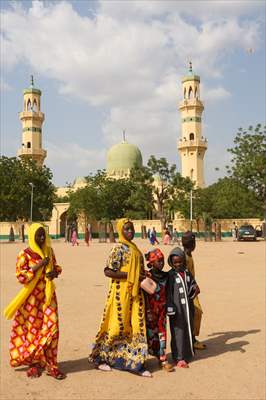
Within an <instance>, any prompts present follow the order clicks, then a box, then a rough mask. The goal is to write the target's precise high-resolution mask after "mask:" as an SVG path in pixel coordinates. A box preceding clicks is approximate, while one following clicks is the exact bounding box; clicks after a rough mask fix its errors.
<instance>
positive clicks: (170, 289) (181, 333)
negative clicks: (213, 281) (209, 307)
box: [166, 268, 197, 361]
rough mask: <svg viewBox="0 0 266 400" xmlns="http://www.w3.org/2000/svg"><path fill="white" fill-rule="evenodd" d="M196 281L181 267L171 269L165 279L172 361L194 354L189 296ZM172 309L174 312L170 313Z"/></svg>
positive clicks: (191, 302)
mask: <svg viewBox="0 0 266 400" xmlns="http://www.w3.org/2000/svg"><path fill="white" fill-rule="evenodd" d="M196 285H197V283H196V281H195V280H194V279H193V277H192V275H191V273H190V272H189V271H188V270H186V269H184V268H182V269H179V271H178V272H177V271H175V270H174V269H171V270H170V271H169V272H168V281H167V288H166V293H167V310H169V309H170V310H171V314H170V316H169V319H170V331H171V352H172V358H173V360H174V361H180V360H185V361H189V360H190V358H191V357H192V356H193V355H194V348H193V320H194V307H193V301H192V300H191V297H193V294H194V293H195V287H196ZM172 310H174V313H172Z"/></svg>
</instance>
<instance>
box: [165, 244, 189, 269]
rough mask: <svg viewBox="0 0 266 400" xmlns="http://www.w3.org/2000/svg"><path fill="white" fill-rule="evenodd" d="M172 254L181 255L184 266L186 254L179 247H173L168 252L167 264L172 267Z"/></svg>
mask: <svg viewBox="0 0 266 400" xmlns="http://www.w3.org/2000/svg"><path fill="white" fill-rule="evenodd" d="M173 256H178V257H181V258H182V259H183V267H185V265H186V255H185V253H184V251H183V250H182V249H181V248H180V247H175V248H174V249H173V250H172V251H171V252H170V254H169V257H168V264H169V265H170V267H172V268H173V263H172V257H173Z"/></svg>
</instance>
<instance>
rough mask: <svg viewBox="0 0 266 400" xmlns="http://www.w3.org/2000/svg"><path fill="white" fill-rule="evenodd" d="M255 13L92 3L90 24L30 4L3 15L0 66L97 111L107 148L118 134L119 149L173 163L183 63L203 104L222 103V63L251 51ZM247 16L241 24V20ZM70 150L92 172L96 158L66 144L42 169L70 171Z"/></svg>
mask: <svg viewBox="0 0 266 400" xmlns="http://www.w3.org/2000/svg"><path fill="white" fill-rule="evenodd" d="M261 3H262V2H255V1H236V2H234V1H230V2H228V1H226V2H225V1H213V2H211V6H210V2H209V1H207V2H200V1H198V2H196V1H193V2H187V1H185V2H184V1H144V2H143V1H123V2H122V1H119V2H115V1H112V2H110V1H100V2H99V3H98V9H97V11H96V14H95V16H94V17H93V18H89V17H85V16H81V15H79V14H78V13H77V12H76V11H75V10H74V9H73V8H72V5H71V3H69V2H66V1H65V2H64V1H60V2H57V3H53V2H51V3H50V2H48V3H47V2H40V1H34V2H33V3H32V6H31V7H30V8H29V9H28V10H25V9H23V7H22V6H21V5H20V6H16V7H15V8H14V9H13V10H8V11H7V10H4V11H2V13H1V15H2V35H1V40H2V44H1V49H2V56H1V64H2V65H3V66H4V67H5V68H9V69H11V68H14V67H16V66H17V65H18V64H19V63H22V62H24V63H27V64H29V65H30V66H31V68H32V69H33V70H36V71H37V72H38V74H43V75H44V76H46V77H49V78H52V79H55V80H56V81H57V82H58V83H59V90H60V92H61V93H63V94H67V95H68V96H70V97H74V98H75V97H77V98H79V99H82V100H84V101H86V102H87V103H89V104H90V105H91V106H97V107H104V108H105V110H107V117H106V119H105V120H104V121H103V126H102V130H103V136H104V138H105V143H106V146H109V145H110V144H113V143H115V142H117V141H118V140H120V138H121V132H122V130H123V129H124V128H127V131H128V140H129V141H132V142H134V143H136V144H137V145H139V146H140V147H141V150H142V151H143V149H146V150H145V151H143V152H144V156H145V152H146V153H149V154H151V153H156V154H157V155H159V154H158V149H161V151H162V152H164V153H165V154H163V155H165V156H167V155H171V154H176V153H177V152H176V143H175V140H176V139H177V138H178V136H179V131H180V127H179V113H178V110H177V106H178V101H179V99H180V94H181V93H180V91H181V84H180V76H181V75H182V74H183V73H184V72H185V64H186V63H187V62H188V61H189V60H190V59H192V61H193V69H194V70H195V71H196V72H197V73H198V74H200V75H201V77H202V78H203V79H202V80H204V82H205V85H204V86H205V87H204V97H205V98H206V101H220V100H222V99H224V98H228V97H229V96H230V93H229V92H228V90H227V88H225V87H223V86H222V85H221V83H219V84H217V85H215V78H216V77H221V76H222V75H223V74H224V62H223V60H224V58H225V57H226V56H227V55H228V54H231V53H233V52H234V51H236V50H238V49H241V48H242V49H247V48H254V49H256V48H257V47H258V46H260V40H261V25H260V17H259V16H258V15H259V13H260V12H261V10H262V9H263V8H262V7H261ZM247 14H249V17H250V18H249V19H245V18H242V17H245V15H247ZM240 17H241V18H240ZM195 21H196V23H195ZM210 79H212V84H211V87H210V85H209V83H208V80H210ZM204 97H203V96H202V98H203V100H205V99H204ZM173 138H175V139H174V142H173ZM71 148H72V150H71ZM73 149H74V150H75V154H78V156H77V157H76V156H75V157H76V159H75V162H77V163H78V164H79V166H80V168H85V167H86V168H88V169H89V168H92V167H93V164H94V162H92V163H91V161H84V159H85V158H86V159H88V160H90V159H91V160H94V161H95V163H96V164H97V161H98V158H97V156H98V155H99V154H98V152H97V154H95V153H94V151H92V152H91V151H89V150H84V149H81V148H79V147H75V148H73V145H72V144H69V145H66V147H65V148H64V149H61V147H60V151H61V153H59V152H57V149H56V150H53V146H51V147H50V148H49V160H50V161H51V163H56V162H58V160H59V159H61V160H65V161H66V162H68V160H69V162H70V161H71V159H69V158H68V157H69V155H68V154H69V152H70V154H71V157H73V154H74V152H73ZM159 151H160V150H159ZM59 154H61V155H59ZM100 157H102V160H103V159H104V157H103V156H100ZM79 160H80V161H79ZM84 162H85V164H86V163H87V164H86V165H82V163H84ZM102 165H105V162H104V163H103V164H102Z"/></svg>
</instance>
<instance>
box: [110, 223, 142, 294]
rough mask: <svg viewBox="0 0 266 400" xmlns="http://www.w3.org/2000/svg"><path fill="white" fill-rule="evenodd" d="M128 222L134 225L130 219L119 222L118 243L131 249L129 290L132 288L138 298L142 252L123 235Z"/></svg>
mask: <svg viewBox="0 0 266 400" xmlns="http://www.w3.org/2000/svg"><path fill="white" fill-rule="evenodd" d="M128 222H130V223H132V221H131V220H130V219H129V218H121V219H119V220H118V221H117V224H116V230H117V233H118V241H119V242H120V243H123V244H126V245H127V246H128V247H129V248H130V259H129V263H128V271H127V284H128V288H132V296H133V297H136V296H137V294H138V292H139V285H140V284H139V276H140V268H141V252H140V250H139V249H138V248H137V246H136V245H135V243H133V242H131V241H129V240H127V239H126V238H125V236H124V234H123V226H124V225H125V224H127V223H128Z"/></svg>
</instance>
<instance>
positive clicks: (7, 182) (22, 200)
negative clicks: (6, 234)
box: [0, 156, 55, 221]
mask: <svg viewBox="0 0 266 400" xmlns="http://www.w3.org/2000/svg"><path fill="white" fill-rule="evenodd" d="M0 181H1V192H0V220H1V221H16V220H17V219H25V220H29V219H30V207H31V185H30V183H32V184H33V185H34V188H33V220H35V221H47V220H49V219H50V217H51V215H52V209H53V202H54V198H55V194H54V193H55V187H54V185H53V184H52V173H51V171H50V169H49V168H47V167H45V166H43V167H38V166H37V165H36V163H35V162H34V161H32V160H21V159H18V158H16V157H11V158H9V157H4V156H3V157H1V158H0Z"/></svg>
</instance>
